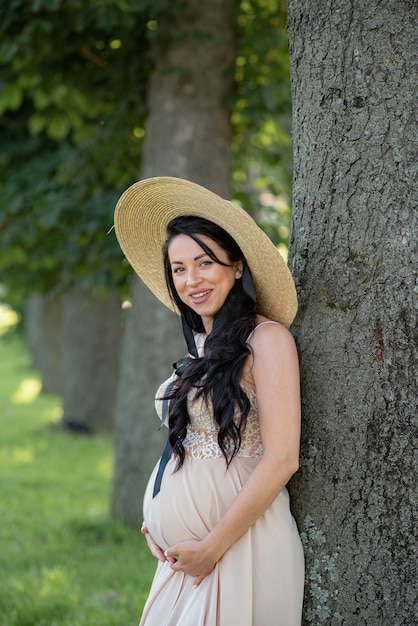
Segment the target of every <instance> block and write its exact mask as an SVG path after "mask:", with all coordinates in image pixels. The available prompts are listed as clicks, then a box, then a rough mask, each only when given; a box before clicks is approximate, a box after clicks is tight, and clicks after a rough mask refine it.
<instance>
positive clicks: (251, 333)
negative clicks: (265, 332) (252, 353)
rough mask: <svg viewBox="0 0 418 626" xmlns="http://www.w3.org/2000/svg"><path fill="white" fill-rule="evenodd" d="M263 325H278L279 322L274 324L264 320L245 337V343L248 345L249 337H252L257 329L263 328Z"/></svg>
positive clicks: (271, 321)
mask: <svg viewBox="0 0 418 626" xmlns="http://www.w3.org/2000/svg"><path fill="white" fill-rule="evenodd" d="M264 324H278V325H279V326H280V324H279V322H274V321H273V320H264V322H260V323H259V324H257V326H256V327H255V328H253V329H252V331H251V332H250V334H249V335H248V337H247V341H246V343H248V342H249V341H250V339H251V337H252V336H253V335H254V333H255V331H256V330H257V328H260V326H264Z"/></svg>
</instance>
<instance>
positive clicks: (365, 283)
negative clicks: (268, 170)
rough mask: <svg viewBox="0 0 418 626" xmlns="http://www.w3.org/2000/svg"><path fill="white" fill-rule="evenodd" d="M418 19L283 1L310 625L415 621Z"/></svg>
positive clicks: (305, 0) (382, 7)
mask: <svg viewBox="0 0 418 626" xmlns="http://www.w3.org/2000/svg"><path fill="white" fill-rule="evenodd" d="M416 17H417V13H416V3H415V2H412V1H411V2H408V1H406V0H405V1H402V0H401V1H399V2H393V1H392V0H379V1H378V0H369V1H368V2H367V3H364V2H361V1H360V0H348V1H347V0H334V1H333V2H332V3H331V2H323V1H322V0H314V1H312V0H289V43H290V53H291V72H292V91H293V94H292V95H293V141H294V167H295V173H294V208H293V229H292V237H291V245H290V255H289V258H290V265H291V269H292V271H293V273H294V276H295V279H296V282H297V285H298V291H299V301H300V309H299V314H298V316H297V319H296V321H295V324H294V326H293V329H294V333H295V336H296V339H297V343H298V347H299V352H300V358H301V375H302V395H303V415H304V418H303V434H302V455H301V469H300V470H299V472H298V473H297V474H296V476H295V478H294V480H293V481H292V482H291V493H292V496H293V508H294V513H295V515H296V518H297V521H298V524H299V528H300V531H301V532H302V536H303V539H304V543H305V551H306V561H307V578H306V604H305V610H304V624H315V626H317V625H319V624H330V625H334V624H344V625H346V626H360V625H364V626H389V625H390V626H400V625H402V626H407V625H408V626H409V625H412V624H413V623H416V615H415V618H414V614H413V604H414V601H416V586H415V585H416V583H415V577H414V566H413V558H412V557H413V554H412V553H411V552H412V551H411V546H412V542H413V536H414V530H415V529H416V526H414V522H413V495H412V494H413V492H414V483H415V477H416V456H415V461H414V445H413V429H412V428H411V427H412V426H413V424H415V425H416V418H417V385H416V379H415V376H416V371H417V370H416V366H417V356H416V354H417V353H416V350H417V291H418V289H417V287H416V284H415V276H414V272H415V271H416V267H417V260H418V255H417V232H418V224H417V210H416V202H414V198H413V181H414V176H416V166H417V154H416V137H417V135H416V125H414V113H415V111H416V100H415V98H416V94H417V72H416V60H417V50H418V45H417V44H418V42H417V39H416ZM414 67H415V71H414ZM415 180H416V178H415ZM415 201H416V198H415ZM414 462H415V468H414ZM415 524H416V522H415Z"/></svg>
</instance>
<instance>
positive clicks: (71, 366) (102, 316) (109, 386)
mask: <svg viewBox="0 0 418 626" xmlns="http://www.w3.org/2000/svg"><path fill="white" fill-rule="evenodd" d="M120 314H121V299H120V296H119V294H118V293H116V292H110V293H109V294H108V295H107V296H106V297H105V298H103V299H102V300H100V301H99V302H95V301H94V300H93V293H92V292H90V291H86V290H85V289H82V288H80V287H75V288H74V289H72V290H71V291H69V292H68V293H66V294H65V295H64V296H63V355H62V358H63V362H62V370H63V409H64V414H63V417H62V426H63V427H64V428H66V429H69V430H74V431H77V432H80V433H81V432H88V433H95V432H100V431H105V432H106V431H107V432H110V431H112V428H113V422H114V409H115V402H116V386H117V377H118V368H119V353H120V343H121V322H120Z"/></svg>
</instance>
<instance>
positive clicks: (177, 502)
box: [144, 457, 259, 550]
mask: <svg viewBox="0 0 418 626" xmlns="http://www.w3.org/2000/svg"><path fill="white" fill-rule="evenodd" d="M258 461H259V459H249V458H244V457H236V458H235V459H233V461H232V463H231V465H230V466H229V469H228V470H227V469H226V465H225V460H224V459H223V458H217V459H202V460H193V459H186V460H185V461H184V463H183V466H182V467H181V468H180V469H179V470H178V471H177V472H175V471H174V468H175V461H173V460H170V461H169V463H168V465H167V467H166V469H165V472H164V476H163V480H162V483H161V490H160V493H159V494H158V495H157V496H156V497H155V498H153V497H152V491H153V487H154V481H155V475H156V473H157V470H158V464H157V466H156V467H155V468H154V471H153V473H152V475H151V477H150V480H149V483H148V486H147V489H146V492H145V496H144V520H145V523H146V525H147V527H148V530H149V532H150V534H151V536H152V537H153V538H154V540H155V541H156V542H157V543H158V545H159V546H160V547H161V548H163V550H165V549H167V548H168V547H170V546H172V545H174V544H175V543H177V542H179V541H185V540H187V539H203V538H204V537H206V535H207V534H208V533H209V532H210V531H211V530H212V528H213V527H214V526H215V524H216V523H217V522H218V520H219V519H220V517H222V515H223V514H224V512H225V511H226V509H227V508H228V507H229V506H230V504H231V502H232V501H233V499H234V498H235V497H236V495H237V493H238V492H239V491H240V489H241V487H242V485H243V484H244V483H245V481H246V480H247V478H248V476H249V475H250V474H251V472H252V471H253V469H254V467H255V466H256V465H257V463H258Z"/></svg>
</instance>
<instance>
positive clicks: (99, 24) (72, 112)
mask: <svg viewBox="0 0 418 626" xmlns="http://www.w3.org/2000/svg"><path fill="white" fill-rule="evenodd" d="M1 4H2V5H3V7H2V12H3V21H2V32H1V37H2V45H1V46H0V64H1V74H2V84H1V87H2V88H1V91H0V114H1V118H0V123H1V130H2V151H1V155H0V164H1V170H2V171H3V173H4V174H5V175H4V178H3V180H2V181H1V192H2V193H1V196H2V201H1V202H2V205H1V214H0V228H1V232H2V241H3V246H2V253H0V265H1V267H2V272H1V279H2V281H4V282H7V283H9V284H10V282H11V281H12V282H13V284H14V285H15V286H16V285H17V286H19V285H20V286H22V288H23V289H27V287H28V285H30V286H31V288H32V289H33V288H38V289H41V290H48V289H51V288H53V287H55V286H56V285H62V284H65V283H67V284H68V283H71V282H72V281H74V280H75V279H76V278H80V277H81V279H82V280H83V281H84V282H88V283H90V284H94V285H95V286H99V287H100V286H103V287H105V286H106V285H108V284H109V282H110V281H113V282H114V281H115V280H116V281H120V280H122V278H123V274H124V272H123V270H121V271H120V272H119V273H118V270H117V268H118V267H119V268H121V267H122V264H121V263H120V260H121V256H120V252H119V248H118V246H117V245H116V242H115V241H114V238H113V237H106V231H107V230H108V229H109V228H110V226H111V225H112V209H113V207H114V204H115V201H116V199H117V197H118V195H119V193H120V191H121V190H122V189H123V188H125V187H126V186H127V185H129V184H130V183H131V182H132V181H133V180H135V178H136V177H137V170H138V163H139V160H140V154H141V141H142V137H143V121H144V117H145V114H146V111H145V92H146V79H147V74H148V68H149V66H150V64H151V57H150V54H149V43H148V38H147V34H148V32H149V31H150V28H149V7H148V6H147V3H146V2H142V3H134V2H130V1H123V2H122V1H120V2H113V1H108V2H101V3H97V2H94V1H93V0H91V1H89V2H82V3H81V2H78V1H77V0H67V1H66V2H61V1H58V0H57V1H55V2H41V1H38V2H33V3H27V2H24V1H22V2H20V1H19V0H16V1H15V2H14V3H12V5H10V3H7V2H2V3H1ZM6 5H7V6H6ZM115 260H116V261H117V263H115Z"/></svg>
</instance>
